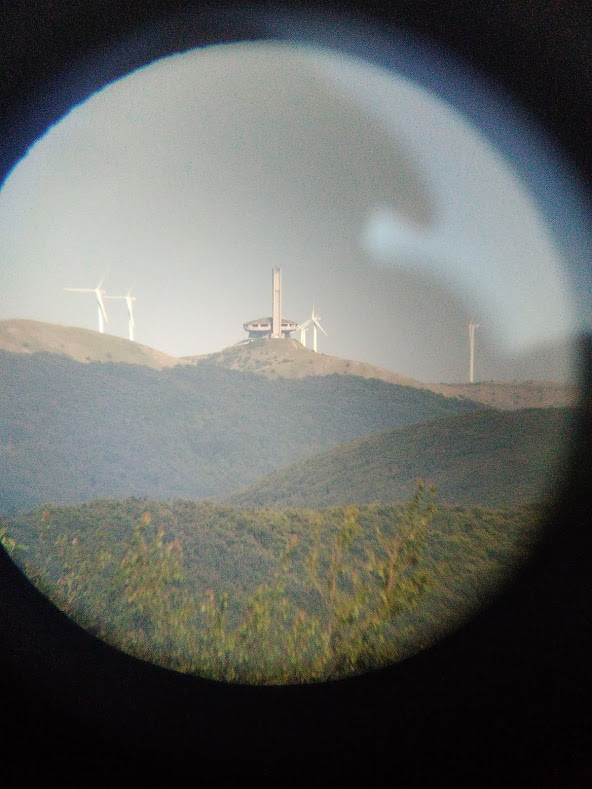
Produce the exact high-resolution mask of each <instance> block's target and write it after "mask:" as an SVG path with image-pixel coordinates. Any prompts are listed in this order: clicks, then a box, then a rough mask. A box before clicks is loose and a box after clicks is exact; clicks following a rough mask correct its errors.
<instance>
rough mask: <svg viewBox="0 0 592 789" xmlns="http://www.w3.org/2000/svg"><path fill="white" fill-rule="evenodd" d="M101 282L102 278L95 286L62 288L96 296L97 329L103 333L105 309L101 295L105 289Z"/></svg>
mask: <svg viewBox="0 0 592 789" xmlns="http://www.w3.org/2000/svg"><path fill="white" fill-rule="evenodd" d="M102 284H103V280H101V281H100V282H99V284H98V285H97V287H96V288H64V290H69V291H70V292H72V293H94V294H95V296H96V297H97V310H98V313H99V331H100V332H101V334H104V333H105V323H106V322H107V311H106V310H105V302H104V301H103V296H104V295H105V291H104V290H103V289H102V287H101V285H102Z"/></svg>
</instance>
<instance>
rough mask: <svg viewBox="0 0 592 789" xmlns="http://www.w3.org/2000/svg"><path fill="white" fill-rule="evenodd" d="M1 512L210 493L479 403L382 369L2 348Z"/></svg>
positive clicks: (244, 484)
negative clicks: (244, 367) (262, 367)
mask: <svg viewBox="0 0 592 789" xmlns="http://www.w3.org/2000/svg"><path fill="white" fill-rule="evenodd" d="M0 370H1V371H2V387H1V389H0V413H2V420H1V421H0V514H2V513H4V514H6V513H8V512H16V511H22V510H24V509H29V508H32V507H35V506H37V505H39V504H43V503H45V502H53V503H55V504H73V503H77V502H81V501H85V500H88V499H92V498H97V497H105V496H112V497H128V496H152V497H155V498H163V499H170V498H176V497H186V498H208V497H214V496H218V495H222V494H225V493H231V492H232V491H235V490H237V489H239V488H242V487H245V486H247V485H249V484H251V483H253V482H255V481H256V480H258V479H261V478H262V477H264V476H266V475H267V474H269V473H271V472H273V471H275V470H278V469H280V468H283V467H285V466H287V465H289V464H290V463H292V462H294V461H297V460H300V459H302V458H305V457H311V456H313V455H316V454H318V453H320V452H322V451H324V450H327V449H330V448H333V447H336V446H338V445H339V444H342V443H343V442H345V441H349V440H351V439H354V438H358V437H361V436H367V435H369V434H371V433H375V432H377V431H380V430H386V429H388V428H393V427H396V426H399V425H405V424H412V423H414V422H422V421H425V420H428V419H434V418H436V417H438V416H444V415H446V414H451V413H455V412H463V413H469V412H471V411H473V410H474V409H475V408H476V406H475V404H473V403H470V402H468V401H460V400H455V399H451V398H446V397H443V396H442V395H437V394H434V393H433V392H430V391H427V390H422V389H416V388H413V387H405V386H397V385H394V384H390V383H387V382H386V381H380V380H377V379H366V378H361V377H357V376H344V375H337V374H335V375H325V376H309V377H306V378H301V379H285V378H280V377H279V376H278V379H277V380H275V381H272V380H269V379H268V378H265V377H263V376H261V375H255V374H254V373H248V372H240V371H237V370H226V369H224V368H222V367H217V366H215V365H198V366H195V365H194V366H192V365H185V366H183V365H176V366H174V367H170V368H164V369H163V370H154V369H150V368H149V367H147V366H144V365H141V364H123V363H112V362H106V363H105V362H94V361H93V362H89V363H86V364H82V363H79V362H75V361H73V360H71V359H68V358H65V357H63V356H59V355H57V354H55V353H46V354H43V353H30V354H22V353H9V352H5V351H0Z"/></svg>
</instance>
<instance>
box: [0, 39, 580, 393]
mask: <svg viewBox="0 0 592 789" xmlns="http://www.w3.org/2000/svg"><path fill="white" fill-rule="evenodd" d="M0 261H2V263H1V269H0V318H17V317H18V318H30V319H35V320H41V321H49V322H54V323H60V324H65V325H73V326H81V327H86V328H90V329H97V328H98V325H97V310H96V302H95V297H94V295H93V294H91V293H86V294H85V293H68V292H66V291H65V290H64V289H65V288H67V287H73V288H94V287H96V286H97V285H98V284H99V283H100V282H101V281H102V283H103V288H104V289H105V290H106V292H107V295H108V296H122V295H124V294H125V293H127V292H128V289H130V288H131V289H132V291H131V292H132V294H133V295H134V296H135V297H136V302H135V316H136V340H137V341H138V342H140V343H144V344H146V345H150V346H153V347H155V348H157V349H159V350H162V351H164V352H166V353H168V354H172V355H175V356H185V355H196V354H204V353H210V352H213V351H218V350H220V349H222V348H223V347H225V346H229V345H232V344H234V343H236V342H239V341H240V340H243V339H245V338H246V336H247V335H246V334H245V332H244V330H243V328H242V324H243V323H244V322H245V321H248V320H251V319H253V318H257V317H262V316H267V315H270V312H271V269H272V267H275V266H279V267H281V269H282V274H283V315H284V317H286V318H290V319H293V320H295V321H297V322H303V321H304V320H306V319H307V318H308V317H309V316H310V314H311V310H312V308H313V304H314V307H315V310H316V311H317V313H318V314H320V315H321V317H322V323H323V326H324V327H325V329H326V331H327V334H328V336H326V337H325V336H320V338H319V350H320V351H321V352H324V353H327V354H332V355H336V356H341V357H346V358H351V359H357V360H361V361H367V362H371V363H373V364H378V365H381V366H383V367H387V368H389V369H391V370H395V371H397V372H399V373H402V374H404V375H408V376H412V377H415V378H418V379H420V380H424V381H466V380H467V374H468V329H467V324H468V323H469V321H471V320H472V321H474V322H475V323H478V324H479V328H478V329H477V330H476V352H475V379H476V380H483V379H506V380H512V379H515V378H545V379H552V378H561V377H566V376H567V375H569V372H570V360H569V357H568V356H567V355H566V354H565V353H564V350H563V349H564V347H565V346H564V344H565V342H566V341H568V340H569V338H570V336H571V335H572V333H573V329H574V326H575V323H576V322H575V316H574V315H573V314H572V311H571V309H572V308H571V302H570V296H569V292H568V283H567V281H566V278H565V276H564V274H563V272H562V258H561V251H560V250H559V249H558V248H557V246H556V245H555V244H554V241H553V239H552V238H551V236H550V233H549V232H548V230H547V228H546V226H545V224H544V221H543V219H542V218H541V213H540V211H539V209H538V208H537V206H536V205H535V204H534V201H533V200H532V199H531V197H530V196H529V194H528V193H527V192H526V190H525V188H524V186H523V185H522V183H521V181H520V180H519V178H518V177H517V176H516V175H515V174H513V173H512V171H511V170H510V169H509V166H508V165H507V163H506V162H505V161H504V160H503V159H502V158H501V156H500V155H499V154H498V153H497V152H496V151H495V150H494V149H493V148H492V147H491V145H490V144H489V143H488V142H487V141H486V140H485V139H484V138H482V137H481V136H480V135H479V133H478V132H477V130H476V129H475V128H474V127H472V126H471V125H470V124H469V123H468V122H467V121H465V120H463V118H462V117H461V116H460V115H459V114H458V113H457V112H456V110H454V109H453V108H452V107H449V106H447V105H445V104H444V103H443V102H442V101H440V100H439V99H437V98H435V97H433V96H432V95H430V94H429V93H428V92H427V91H425V90H424V89H423V88H421V87H420V86H418V85H416V84H412V83H411V82H409V81H408V80H406V79H403V78H401V77H397V76H395V75H393V74H390V73H389V72H387V71H383V70H379V69H377V68H375V67H373V66H370V65H367V64H364V63H362V62H361V61H356V60H354V59H352V58H345V57H342V56H340V55H337V54H336V53H329V52H327V51H323V50H320V49H312V48H308V47H296V46H290V45H287V44H280V43H277V44H271V43H265V44H259V45H254V44H244V45H226V46H217V47H209V48H205V49H201V50H194V51H192V52H189V53H186V54H183V55H176V56H172V57H169V58H166V59H164V60H161V61H158V62H156V63H154V64H152V65H150V66H147V67H145V68H143V69H140V70H139V71H136V72H134V73H133V74H131V75H129V76H128V77H126V78H125V79H122V80H120V81H118V82H116V83H114V84H112V85H110V86H108V87H106V88H105V89H104V90H102V91H100V92H99V93H97V94H95V95H94V96H93V97H91V99H89V100H88V101H86V102H85V103H84V104H82V105H80V106H78V107H76V108H75V109H74V110H72V112H70V113H69V114H68V115H67V116H66V117H65V118H64V119H63V121H62V122H61V123H59V124H57V125H56V126H54V127H53V128H51V129H50V130H49V131H48V133H47V134H46V135H45V136H44V137H43V138H42V139H41V140H39V141H38V142H37V143H36V144H35V145H34V146H33V147H32V148H31V150H30V151H29V154H28V155H27V156H26V157H25V159H23V160H22V161H21V162H20V163H19V164H18V165H17V167H16V168H15V169H14V170H13V172H12V174H11V176H10V177H9V178H8V179H7V181H6V182H5V184H4V186H3V189H2V190H1V191H0ZM106 306H107V314H108V323H107V326H106V331H107V332H108V333H112V334H116V335H119V336H122V337H126V336H127V314H126V310H125V302H123V301H107V302H106ZM294 336H295V337H296V338H297V337H298V335H297V334H296V335H294Z"/></svg>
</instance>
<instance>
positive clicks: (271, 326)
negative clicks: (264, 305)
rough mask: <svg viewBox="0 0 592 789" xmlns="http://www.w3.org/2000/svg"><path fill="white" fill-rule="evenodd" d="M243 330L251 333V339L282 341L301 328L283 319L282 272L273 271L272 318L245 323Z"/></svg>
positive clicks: (279, 270)
mask: <svg viewBox="0 0 592 789" xmlns="http://www.w3.org/2000/svg"><path fill="white" fill-rule="evenodd" d="M243 328H244V330H245V331H246V332H248V333H249V339H250V340H255V339H260V338H266V339H281V338H289V337H290V334H291V333H292V332H293V331H296V329H298V328H299V326H298V323H297V322H296V321H292V320H289V319H288V318H282V271H281V269H279V268H274V269H272V280H271V316H269V317H267V318H254V319H253V320H252V321H248V322H247V323H243Z"/></svg>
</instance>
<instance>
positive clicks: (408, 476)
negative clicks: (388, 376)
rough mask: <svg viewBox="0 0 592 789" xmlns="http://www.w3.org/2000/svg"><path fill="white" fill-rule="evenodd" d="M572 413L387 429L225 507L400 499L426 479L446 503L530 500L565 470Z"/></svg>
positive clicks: (478, 415) (492, 416) (535, 412)
mask: <svg viewBox="0 0 592 789" xmlns="http://www.w3.org/2000/svg"><path fill="white" fill-rule="evenodd" d="M571 413H572V412H571V410H570V409H558V408H547V409H526V410H522V411H511V412H508V411H506V412H498V411H488V410H487V411H476V412H473V413H471V414H458V415H454V416H450V417H444V418H441V419H437V420H434V421H430V422H424V423H422V424H416V425H410V426H408V427H402V428H397V429H395V430H389V431H387V432H384V433H380V434H378V435H374V436H369V437H366V438H362V439H359V440H357V441H354V442H351V443H348V444H345V445H342V446H340V447H338V448H336V449H334V450H331V451H330V452H327V453H324V454H322V455H320V456H317V457H316V458H312V459H308V460H306V461H301V462H300V463H297V464H295V465H293V466H290V467H288V468H285V469H282V470H280V471H279V472H277V473H275V474H272V475H271V476H269V477H267V478H266V479H263V480H261V481H260V482H257V483H255V484H254V485H252V486H251V487H249V488H247V489H246V490H244V491H240V492H238V493H236V494H233V495H231V496H230V497H228V499H227V501H229V502H230V503H232V504H236V505H240V506H261V507H327V506H331V505H334V504H348V503H361V502H364V503H370V502H373V501H382V502H390V501H402V500H405V499H406V498H407V497H408V496H409V495H410V494H411V492H412V491H413V489H414V487H415V484H416V480H417V479H418V478H422V479H425V480H427V481H428V482H430V483H431V484H434V485H435V486H436V488H437V491H438V500H439V501H442V502H447V503H451V504H470V505H482V506H486V507H499V506H509V505H515V504H520V503H523V502H528V501H531V500H534V499H536V498H538V497H540V495H541V493H542V492H543V491H544V489H545V486H546V485H547V483H549V482H550V480H551V477H552V475H553V471H554V470H555V469H556V468H557V467H558V466H560V461H561V445H562V441H564V439H566V436H567V433H568V430H569V419H570V416H571Z"/></svg>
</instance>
